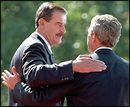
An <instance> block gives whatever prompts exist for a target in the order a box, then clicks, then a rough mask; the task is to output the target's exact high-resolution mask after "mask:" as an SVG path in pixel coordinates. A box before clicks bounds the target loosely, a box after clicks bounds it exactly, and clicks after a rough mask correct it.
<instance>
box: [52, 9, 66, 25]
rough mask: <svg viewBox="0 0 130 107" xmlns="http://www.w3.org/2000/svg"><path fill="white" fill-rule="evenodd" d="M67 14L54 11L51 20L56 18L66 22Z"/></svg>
mask: <svg viewBox="0 0 130 107" xmlns="http://www.w3.org/2000/svg"><path fill="white" fill-rule="evenodd" d="M66 19H67V15H66V14H65V13H63V12H61V11H54V12H53V15H52V20H57V21H60V22H63V23H65V24H66Z"/></svg>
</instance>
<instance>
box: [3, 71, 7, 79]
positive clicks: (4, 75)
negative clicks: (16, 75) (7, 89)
mask: <svg viewBox="0 0 130 107" xmlns="http://www.w3.org/2000/svg"><path fill="white" fill-rule="evenodd" d="M2 75H3V77H4V78H5V79H6V80H8V77H7V75H6V74H5V73H4V72H2Z"/></svg>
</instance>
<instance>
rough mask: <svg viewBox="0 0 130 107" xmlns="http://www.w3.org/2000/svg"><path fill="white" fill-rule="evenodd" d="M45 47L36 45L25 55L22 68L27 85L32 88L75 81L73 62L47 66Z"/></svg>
mask: <svg viewBox="0 0 130 107" xmlns="http://www.w3.org/2000/svg"><path fill="white" fill-rule="evenodd" d="M47 55H48V54H47V53H46V51H45V48H44V46H42V45H41V44H38V43H37V44H34V45H31V46H30V47H28V48H27V49H26V50H25V51H24V54H23V58H22V63H23V64H22V65H23V66H22V68H23V75H24V77H25V80H26V83H27V84H28V85H29V86H31V87H39V86H45V85H55V84H61V83H64V82H67V81H70V80H72V79H73V71H72V61H66V62H63V63H60V64H51V65H50V64H47V59H46V58H47Z"/></svg>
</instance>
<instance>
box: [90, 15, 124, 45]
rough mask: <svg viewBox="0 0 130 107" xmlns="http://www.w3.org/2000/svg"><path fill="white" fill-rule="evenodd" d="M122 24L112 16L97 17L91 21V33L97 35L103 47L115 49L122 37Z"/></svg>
mask: <svg viewBox="0 0 130 107" xmlns="http://www.w3.org/2000/svg"><path fill="white" fill-rule="evenodd" d="M121 28H122V26H121V24H120V23H119V21H118V20H117V18H115V17H113V16H112V15H110V14H104V15H96V16H95V17H93V19H92V20H91V25H90V28H89V31H90V32H91V33H96V34H97V35H98V39H99V41H100V43H101V44H102V45H105V46H108V47H114V46H115V45H116V44H117V42H118V41H119V38H120V35H121Z"/></svg>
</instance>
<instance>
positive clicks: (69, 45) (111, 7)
mask: <svg viewBox="0 0 130 107" xmlns="http://www.w3.org/2000/svg"><path fill="white" fill-rule="evenodd" d="M53 2H54V3H57V4H59V5H61V6H63V7H64V8H66V9H67V11H68V17H67V25H66V34H65V35H64V37H63V42H62V43H61V44H60V45H56V46H54V47H53V48H52V50H53V52H54V54H55V60H56V62H57V63H59V62H62V61H66V60H71V59H75V58H76V57H77V56H78V55H79V54H89V52H88V50H87V45H86V40H87V32H86V31H87V28H88V27H89V24H90V21H91V18H92V17H94V16H95V15H97V14H112V15H113V16H115V17H116V18H117V19H118V20H119V21H120V23H121V24H122V33H121V38H120V41H119V43H118V44H117V46H116V47H115V48H114V51H115V52H116V53H117V54H118V55H119V56H121V57H123V58H124V59H126V60H128V61H129V1H53ZM41 3H43V2H42V1H24V2H23V1H2V2H1V72H2V71H3V70H4V69H9V66H10V61H11V58H12V56H13V54H14V52H15V51H16V49H17V48H18V47H19V45H20V44H21V43H22V41H23V40H24V39H25V38H26V37H28V36H29V35H30V34H31V33H32V32H33V31H34V30H35V27H34V20H35V13H36V10H37V9H38V7H39V6H40V4H41ZM7 100H8V90H7V87H5V86H4V85H2V84H1V105H2V106H7Z"/></svg>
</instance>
